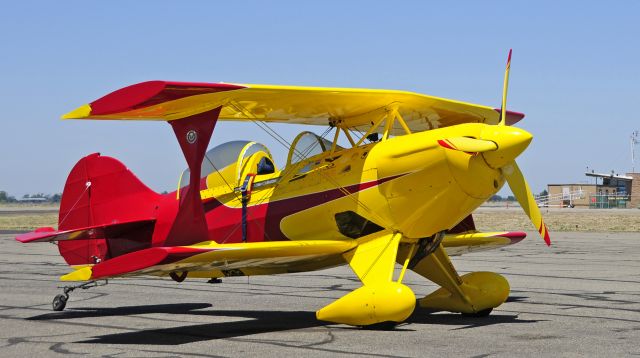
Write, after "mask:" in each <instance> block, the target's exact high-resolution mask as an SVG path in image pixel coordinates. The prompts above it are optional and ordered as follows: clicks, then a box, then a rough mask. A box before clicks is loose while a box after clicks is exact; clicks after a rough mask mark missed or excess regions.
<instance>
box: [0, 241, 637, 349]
mask: <svg viewBox="0 0 640 358" xmlns="http://www.w3.org/2000/svg"><path fill="white" fill-rule="evenodd" d="M529 236H530V237H529V238H527V239H526V240H524V241H523V242H521V243H519V244H517V245H513V246H511V247H508V248H504V249H500V250H495V251H487V252H482V253H474V254H468V255H465V256H461V257H454V258H453V262H454V265H455V266H456V267H457V269H458V270H459V271H460V272H461V273H466V272H470V271H495V272H498V273H500V274H502V275H504V276H505V277H506V278H507V279H508V280H509V281H510V284H511V295H510V297H509V299H508V301H507V302H506V303H504V304H503V305H502V306H500V307H498V308H496V309H495V310H494V311H493V313H492V314H491V315H490V316H489V317H485V318H467V317H462V316H461V315H459V314H452V313H428V312H424V311H421V310H416V311H415V312H414V314H413V315H412V316H411V317H410V318H409V319H408V320H407V322H405V323H404V324H401V325H399V326H398V327H396V328H395V329H394V330H388V331H384V330H368V329H361V328H357V327H349V326H345V325H339V324H327V323H323V322H318V321H316V319H315V311H316V310H317V309H319V308H321V307H323V306H325V305H326V304H328V303H330V302H332V301H333V300H335V299H337V298H339V297H341V296H342V295H344V294H346V293H347V292H349V291H350V290H352V289H355V288H357V287H359V285H360V284H359V282H358V280H357V279H355V276H354V274H353V273H352V272H351V270H350V269H349V268H348V267H347V266H343V267H338V268H334V269H330V270H324V271H318V272H310V273H304V274H288V275H278V276H255V277H250V278H247V277H233V278H225V279H223V282H222V283H219V284H209V283H206V282H205V281H203V280H200V281H195V280H194V281H185V282H183V283H176V282H173V281H171V280H169V279H158V278H139V279H138V278H136V279H121V280H112V281H110V282H109V284H108V285H107V286H101V287H96V288H91V289H88V290H76V291H74V292H73V293H72V294H71V299H70V300H69V302H68V304H67V308H66V309H65V310H64V311H62V312H53V311H52V310H51V300H52V298H53V296H55V295H56V294H58V293H60V292H61V289H60V288H58V286H61V285H62V284H61V283H60V282H58V277H59V276H60V275H62V274H64V273H67V272H68V268H67V266H66V265H65V264H64V261H63V260H62V258H61V257H59V256H58V253H57V248H56V247H55V246H54V245H51V244H29V245H25V244H20V243H18V242H15V241H14V240H13V235H0V252H1V256H0V328H1V330H0V356H1V357H23V356H31V357H33V356H38V357H43V356H45V357H46V356H59V355H85V356H91V357H93V356H103V357H238V356H242V357H283V356H284V357H289V356H303V355H304V356H308V355H313V356H371V357H386V356H399V357H424V356H443V355H444V356H460V357H490V356H491V357H493V356H501V357H513V356H516V355H517V356H632V355H636V356H637V355H640V343H639V342H638V341H639V340H640V233H553V237H552V239H553V241H554V242H553V246H552V247H551V248H547V247H546V246H545V245H544V244H543V243H542V240H540V239H539V238H537V237H536V236H535V235H534V234H530V235H529ZM404 283H405V284H407V285H409V286H410V287H412V289H413V290H414V292H415V293H416V296H417V297H422V296H424V295H426V294H427V293H429V292H431V291H432V290H434V289H435V288H436V287H435V285H433V284H431V283H430V282H428V281H426V280H424V279H423V278H421V277H420V276H417V275H415V274H413V273H411V272H410V273H408V274H407V276H406V277H405V280H404Z"/></svg>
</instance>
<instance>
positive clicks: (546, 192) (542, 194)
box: [538, 189, 549, 196]
mask: <svg viewBox="0 0 640 358" xmlns="http://www.w3.org/2000/svg"><path fill="white" fill-rule="evenodd" d="M547 195H549V192H548V191H547V189H545V190H543V191H541V192H540V194H538V196H547Z"/></svg>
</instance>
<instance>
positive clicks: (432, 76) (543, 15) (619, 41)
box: [0, 0, 640, 196]
mask: <svg viewBox="0 0 640 358" xmlns="http://www.w3.org/2000/svg"><path fill="white" fill-rule="evenodd" d="M521 3H524V2H521ZM531 4H532V5H522V4H517V3H515V2H513V1H504V2H495V1H468V2H465V1H449V2H427V1H415V2H410V1H405V2H402V1H394V2H391V1H380V2H374V1H351V2H348V1H318V2H315V3H313V4H312V3H311V2H310V1H290V2H289V1H253V2H249V1H227V2H223V1H189V2H187V1H103V2H96V1H28V0H21V1H11V2H5V3H4V4H3V7H2V12H0V43H1V44H2V52H1V56H0V81H2V85H1V86H0V104H1V107H2V111H1V115H0V116H1V118H0V123H1V127H0V128H1V134H2V136H1V138H0V190H5V191H8V192H9V193H10V194H12V195H15V196H21V195H22V194H24V193H34V192H44V193H55V192H60V191H61V190H62V187H63V185H64V181H65V179H66V175H67V173H68V171H69V170H70V169H71V167H72V166H73V164H74V163H75V162H76V161H77V160H78V159H79V158H80V157H82V156H84V155H86V154H89V153H91V152H96V151H99V152H101V153H103V154H105V155H110V156H114V157H116V158H119V159H120V160H122V161H123V162H124V163H125V164H126V165H128V166H129V167H130V168H131V169H132V170H133V171H134V172H135V173H137V175H138V176H139V177H140V178H141V179H142V180H143V181H144V182H146V183H148V184H149V185H150V186H151V187H152V188H153V189H155V190H158V191H162V190H171V189H174V187H175V185H176V182H177V178H178V175H179V173H180V171H181V170H182V169H183V167H184V166H185V164H184V161H183V158H182V157H181V153H180V151H179V149H178V145H177V143H176V142H175V140H174V138H173V134H172V132H171V130H170V127H169V126H168V125H167V124H165V123H160V122H154V123H131V122H128V123H121V122H80V121H61V120H59V116H60V115H61V114H62V113H65V112H67V111H69V110H71V109H73V108H76V107H77V106H79V105H81V104H84V103H87V102H90V101H92V100H94V99H96V98H98V97H100V96H102V95H104V94H106V93H108V92H110V91H113V90H115V89H118V88H120V87H123V86H126V85H129V84H133V83H137V82H141V81H146V80H152V79H164V80H178V81H211V82H218V81H225V82H240V83H270V84H291V85H312V86H336V87H370V88H390V89H402V90H409V91H416V92H421V93H426V94H431V95H436V96H441V97H448V98H454V99H459V100H464V101H469V102H475V103H481V104H486V105H491V106H496V107H498V106H499V102H500V93H501V86H502V75H503V68H504V62H505V58H506V54H507V51H508V49H509V48H513V50H514V57H513V63H512V72H511V84H510V93H509V108H510V109H513V110H517V111H522V112H525V113H526V114H527V117H526V118H525V120H524V121H523V122H521V123H520V124H519V125H520V126H521V127H523V128H525V129H526V130H528V131H530V132H531V133H532V134H533V135H534V140H533V142H532V144H531V146H530V147H529V149H528V150H527V151H526V153H525V154H524V155H523V156H522V157H521V158H520V159H519V163H520V166H521V167H522V169H523V171H524V173H525V175H526V177H527V178H528V180H529V182H530V183H531V185H532V187H533V189H534V191H536V192H538V191H541V190H542V189H544V188H545V186H546V184H547V183H549V182H554V183H558V182H578V181H584V180H585V179H586V178H585V177H584V175H583V174H582V173H583V172H584V171H585V168H586V167H587V166H589V167H590V168H594V169H596V170H597V171H603V172H608V171H610V170H612V169H613V170H616V171H618V172H625V171H628V170H629V169H630V166H631V159H630V148H629V136H630V134H631V132H632V131H633V130H635V129H640V115H639V114H638V112H637V106H638V104H640V71H639V67H640V66H639V64H640V58H639V55H640V46H639V43H640V40H639V39H640V21H639V20H638V14H640V2H637V1H627V2H622V1H620V2H615V1H613V2H600V1H593V2H587V1H574V2H571V1H548V2H547V1H536V2H531ZM277 129H278V130H279V131H280V132H281V133H282V134H283V136H285V137H287V138H288V139H292V138H293V137H294V136H295V134H296V133H297V132H299V131H301V130H302V128H301V127H295V128H291V127H289V126H277ZM323 129H324V128H314V130H315V131H316V132H318V133H320V132H322V130H323ZM233 139H255V140H258V141H261V142H263V143H265V144H266V145H268V146H269V147H270V148H272V150H273V152H274V153H275V155H276V156H277V157H280V159H279V160H278V158H276V161H277V162H279V164H281V163H282V161H283V160H282V159H281V158H282V156H283V155H284V154H283V153H284V149H283V148H282V147H281V146H280V145H279V144H278V143H276V142H275V141H274V140H272V139H271V138H270V137H269V136H268V135H266V134H265V133H264V132H261V131H260V130H259V129H258V128H257V127H256V126H254V125H253V124H251V123H248V124H242V125H238V124H230V123H221V124H220V125H219V126H218V128H217V129H216V132H215V133H214V137H213V142H214V143H222V142H224V141H228V140H233ZM638 151H639V152H640V148H639V150H638ZM639 156H640V153H639ZM639 167H640V163H638V164H637V165H636V168H639ZM505 193H506V192H505Z"/></svg>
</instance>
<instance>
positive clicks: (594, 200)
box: [542, 171, 640, 209]
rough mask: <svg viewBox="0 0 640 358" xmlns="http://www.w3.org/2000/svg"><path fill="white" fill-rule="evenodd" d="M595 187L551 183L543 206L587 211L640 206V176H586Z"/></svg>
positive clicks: (638, 174) (599, 174)
mask: <svg viewBox="0 0 640 358" xmlns="http://www.w3.org/2000/svg"><path fill="white" fill-rule="evenodd" d="M585 175H586V176H588V177H590V178H593V179H594V181H595V183H593V184H548V185H547V191H548V193H549V197H548V199H547V200H546V201H543V202H542V204H543V205H547V206H556V207H574V206H575V207H583V208H603V209H606V208H638V207H640V173H627V174H626V175H618V174H613V173H611V174H602V173H595V172H593V171H592V172H590V173H585Z"/></svg>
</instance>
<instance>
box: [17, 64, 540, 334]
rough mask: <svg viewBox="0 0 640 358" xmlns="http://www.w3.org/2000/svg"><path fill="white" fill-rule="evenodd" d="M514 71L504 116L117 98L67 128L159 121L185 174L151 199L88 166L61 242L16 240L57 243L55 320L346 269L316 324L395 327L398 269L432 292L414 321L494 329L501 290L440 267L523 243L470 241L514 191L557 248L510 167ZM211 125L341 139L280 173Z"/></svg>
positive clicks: (385, 99) (334, 101)
mask: <svg viewBox="0 0 640 358" xmlns="http://www.w3.org/2000/svg"><path fill="white" fill-rule="evenodd" d="M510 58H511V54H509V61H508V62H507V63H508V64H507V71H506V72H505V81H504V90H503V100H502V107H501V109H494V108H491V107H486V106H481V105H476V104H470V103H464V102H459V101H454V100H448V99H443V98H437V97H431V96H426V95H421V94H416V93H410V92H402V91H390V90H370V89H345V88H314V87H291V86H270V85H239V84H228V83H187V82H169V81H150V82H144V83H139V84H135V85H132V86H129V87H125V88H122V89H120V90H117V91H115V92H112V93H110V94H108V95H106V96H104V97H102V98H100V99H98V100H96V101H94V102H91V103H90V104H87V105H84V106H82V107H80V108H78V109H76V110H74V111H72V112H70V113H68V114H65V115H64V116H63V118H65V119H72V118H73V119H97V120H162V121H166V122H167V123H169V124H170V125H171V127H172V129H173V131H174V132H175V135H176V138H177V140H178V142H179V144H180V147H181V149H182V151H183V154H184V157H185V159H186V161H187V164H188V169H187V170H185V171H184V172H183V174H182V176H181V177H180V184H179V187H178V189H177V190H176V191H175V192H172V193H169V194H158V193H155V192H154V191H152V190H150V189H149V188H148V187H147V186H145V185H144V184H143V183H142V182H140V181H139V180H138V179H137V178H136V177H135V176H134V174H132V173H131V172H130V171H129V170H128V169H127V168H126V167H125V166H124V165H123V164H122V163H120V162H119V161H117V160H116V159H113V158H110V157H106V156H101V155H100V154H91V155H89V156H86V157H84V158H82V159H81V160H80V161H79V162H78V163H77V164H76V165H75V167H74V168H73V169H72V170H71V173H70V174H69V177H68V179H67V182H66V184H65V187H64V192H63V196H62V202H61V205H60V214H59V225H58V228H57V229H54V228H40V229H37V230H36V231H34V232H31V233H27V234H23V235H20V236H18V237H17V240H18V241H21V242H51V241H56V242H58V247H59V251H60V254H61V255H62V256H63V257H64V259H65V260H66V262H67V263H68V264H69V265H70V266H71V267H72V268H73V271H72V272H70V273H68V274H66V275H64V276H62V277H61V280H63V281H82V282H83V283H81V284H79V285H77V286H68V287H66V288H65V290H64V294H60V295H57V296H56V298H55V299H54V302H53V308H54V309H55V310H62V309H64V307H65V305H66V302H67V299H68V297H69V296H68V294H69V292H70V291H72V290H73V289H75V288H78V287H83V288H85V287H88V286H87V285H90V284H95V283H97V282H98V280H105V279H111V278H115V277H131V276H139V275H154V276H170V277H171V278H173V279H174V280H176V281H178V282H181V281H182V280H184V279H186V278H205V279H207V278H209V279H215V278H219V277H225V276H250V275H268V274H282V273H291V272H303V271H312V270H320V269H324V268H328V267H334V266H337V265H343V264H348V265H349V266H350V267H351V268H352V269H353V271H354V272H355V274H356V275H357V276H358V278H359V279H360V280H361V281H362V287H360V288H358V289H356V290H354V291H352V292H350V293H348V294H346V295H345V296H343V297H342V298H340V299H338V300H337V301H335V302H333V303H331V304H329V305H327V306H326V307H324V308H322V309H320V310H319V311H317V318H318V319H319V320H324V321H330V322H337V323H344V324H349V325H356V326H366V325H374V324H379V323H382V324H385V323H388V322H402V321H404V320H405V319H407V317H409V315H410V314H411V313H412V312H413V310H414V307H415V305H416V298H415V296H414V293H413V292H412V291H411V289H410V288H409V287H407V286H406V285H404V284H402V280H403V277H404V274H405V272H406V270H407V269H409V270H413V271H414V272H416V273H418V274H419V275H422V276H423V277H425V278H427V279H429V280H431V281H433V282H435V283H436V284H438V285H439V286H441V288H439V289H438V290H436V291H435V292H433V293H431V294H429V295H427V296H426V297H424V298H421V299H420V300H418V303H419V305H420V306H422V307H425V308H429V309H433V310H445V311H451V312H460V313H463V314H469V315H479V316H482V315H487V314H489V313H490V312H491V310H492V309H493V308H494V307H497V306H499V305H500V304H502V303H503V302H505V300H506V299H507V297H508V295H509V284H508V282H507V280H506V279H505V278H504V277H502V276H501V275H499V274H496V273H492V272H473V273H469V274H466V275H463V276H460V275H458V273H457V272H456V270H455V268H454V267H453V265H452V264H451V261H450V260H449V256H451V255H460V254H463V253H467V252H472V251H480V250H487V249H494V248H498V247H502V246H505V245H510V244H513V243H516V242H518V241H520V240H522V239H523V238H524V237H525V233H522V232H484V233H483V232H478V231H477V230H476V229H475V226H474V223H473V219H472V216H471V213H472V212H473V210H474V209H476V208H477V207H478V206H480V205H481V204H482V203H483V202H484V201H486V200H487V199H488V198H489V197H491V196H492V195H494V194H495V193H496V192H497V191H498V190H500V188H501V187H502V186H503V184H504V182H505V181H507V182H508V183H509V186H510V187H511V189H512V191H513V193H514V194H515V196H516V198H517V199H518V201H519V202H520V204H521V205H522V207H523V209H524V211H525V212H526V213H527V215H528V216H529V217H530V218H531V220H532V222H533V224H534V225H535V227H536V228H537V229H538V231H539V233H540V235H541V236H542V237H543V238H544V239H545V241H546V242H547V244H549V243H550V241H549V234H548V231H547V229H546V226H545V224H544V222H543V220H542V217H541V215H540V211H539V209H538V207H537V206H536V203H535V201H534V198H533V196H532V194H531V191H530V189H529V187H528V185H527V183H526V181H525V179H524V177H523V175H522V173H521V172H520V170H519V168H518V166H517V165H516V163H515V162H514V160H515V158H516V157H517V156H518V155H520V153H522V152H523V151H524V150H525V148H526V147H527V146H528V144H529V142H530V141H531V139H532V136H531V135H530V134H529V133H527V132H526V131H524V130H522V129H518V128H516V127H513V126H511V125H512V124H513V123H515V122H517V121H518V120H520V119H522V118H523V117H524V115H523V114H521V113H517V112H510V111H506V90H507V82H508V74H509V62H510ZM218 120H228V121H254V122H256V123H257V124H259V125H262V126H264V128H265V129H267V130H268V129H269V127H268V123H271V122H279V123H295V124H306V125H319V126H326V127H327V129H328V130H327V132H326V133H327V134H328V133H329V132H330V131H333V132H334V133H333V135H332V137H333V139H332V140H331V139H325V138H324V137H323V136H318V135H316V134H314V133H311V132H303V133H301V134H300V135H298V136H297V137H296V138H295V139H294V140H293V142H292V143H291V144H290V149H289V154H288V158H287V163H286V165H285V167H284V168H283V169H278V168H277V167H276V166H275V164H274V161H273V159H272V157H271V154H270V152H269V150H268V149H267V148H266V147H265V146H264V145H261V144H259V143H256V142H250V141H246V142H245V141H234V142H229V143H225V144H221V145H218V146H217V147H214V148H213V149H210V150H208V151H207V148H208V145H209V142H210V138H211V136H212V133H213V131H214V128H215V125H216V123H217V121H218ZM363 133H364V134H363ZM273 134H274V135H275V136H276V137H278V139H279V140H280V141H283V142H286V140H285V139H283V138H281V137H279V135H278V134H277V133H273ZM329 138H331V137H329ZM339 140H342V142H344V143H346V142H348V143H349V146H350V147H349V148H343V147H342V146H340V145H338V142H339ZM286 143H287V144H288V142H286ZM396 263H398V264H400V265H401V266H402V270H401V271H400V272H399V274H398V275H397V277H394V266H395V264H396Z"/></svg>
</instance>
